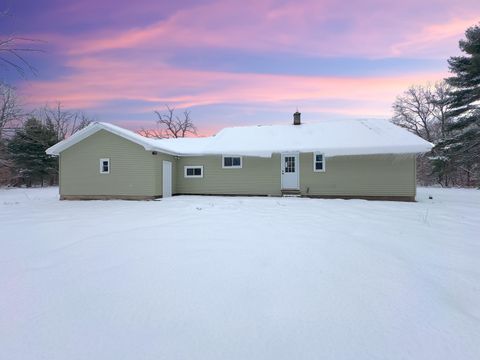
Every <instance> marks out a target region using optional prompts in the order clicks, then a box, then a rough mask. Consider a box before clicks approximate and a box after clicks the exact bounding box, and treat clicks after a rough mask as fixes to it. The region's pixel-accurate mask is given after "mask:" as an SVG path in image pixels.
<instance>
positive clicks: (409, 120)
mask: <svg viewBox="0 0 480 360" xmlns="http://www.w3.org/2000/svg"><path fill="white" fill-rule="evenodd" d="M450 90H451V89H450V87H449V86H448V85H447V84H446V83H445V82H443V81H442V82H438V83H435V84H434V85H431V84H427V85H426V86H419V85H417V86H412V87H410V88H409V89H408V90H407V91H405V92H404V93H403V94H402V95H400V96H398V97H397V99H396V100H395V103H394V104H393V111H394V115H393V118H392V122H393V123H395V124H397V125H399V126H401V127H403V128H405V129H407V130H409V131H410V132H412V133H414V134H416V135H418V136H420V137H421V138H423V139H425V140H427V141H429V142H431V143H433V144H438V143H440V142H442V141H444V140H445V139H446V138H448V137H449V136H450V135H451V134H450V130H449V125H450V124H451V122H452V117H451V116H450V113H449V110H450V95H449V93H450ZM417 159H418V161H417V175H418V179H419V181H420V182H421V183H422V184H424V185H429V184H431V183H433V182H438V183H439V184H441V185H445V186H448V185H449V184H451V182H452V179H453V178H455V177H458V176H457V175H458V174H457V172H458V171H457V169H455V167H454V162H453V160H454V159H447V158H446V157H445V156H444V154H442V153H441V152H439V151H438V150H437V148H436V147H435V148H434V149H433V150H432V151H431V152H430V153H428V154H426V155H420V156H419V157H418V158H417ZM438 164H441V165H442V166H441V168H440V167H439V166H438Z"/></svg>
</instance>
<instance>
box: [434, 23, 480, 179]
mask: <svg viewBox="0 0 480 360" xmlns="http://www.w3.org/2000/svg"><path fill="white" fill-rule="evenodd" d="M465 37H466V38H465V39H464V40H460V42H459V46H460V50H461V51H462V52H463V53H465V55H463V56H453V57H451V58H450V59H449V60H448V64H449V68H450V72H452V73H453V74H454V76H452V77H449V78H447V79H446V81H447V83H448V84H449V85H451V86H452V87H453V90H452V92H451V94H450V95H451V100H450V101H451V102H450V108H451V112H450V116H452V117H454V119H455V121H454V123H453V124H452V125H450V130H451V131H452V133H453V136H452V137H451V138H450V139H448V140H447V141H444V142H443V143H441V144H439V151H441V152H442V153H443V154H444V156H445V157H446V158H449V159H452V160H453V161H454V162H456V163H457V165H458V166H462V167H463V169H464V170H465V171H466V172H467V173H468V176H471V175H476V176H477V178H478V174H479V172H480V105H479V104H480V25H476V26H473V27H471V28H469V29H467V31H466V32H465ZM472 180H473V179H472Z"/></svg>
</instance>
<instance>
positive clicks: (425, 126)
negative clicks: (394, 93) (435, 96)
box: [392, 85, 435, 142]
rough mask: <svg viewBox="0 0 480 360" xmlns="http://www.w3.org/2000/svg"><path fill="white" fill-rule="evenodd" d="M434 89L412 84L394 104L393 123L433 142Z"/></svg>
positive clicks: (428, 86)
mask: <svg viewBox="0 0 480 360" xmlns="http://www.w3.org/2000/svg"><path fill="white" fill-rule="evenodd" d="M431 99H432V89H431V86H430V85H427V86H419V85H416V86H411V87H410V88H409V89H408V90H407V91H405V92H404V93H403V94H402V95H400V96H398V97H397V99H396V100H395V103H394V104H393V112H394V115H393V119H392V121H393V123H395V124H396V125H398V126H401V127H403V128H405V129H407V130H409V131H411V132H413V133H415V134H417V135H418V136H420V137H422V138H423V139H425V140H427V141H430V142H432V140H433V139H432V124H433V120H434V116H433V111H434V107H435V106H434V104H432V102H431Z"/></svg>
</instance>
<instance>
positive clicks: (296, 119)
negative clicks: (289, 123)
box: [293, 110, 302, 125]
mask: <svg viewBox="0 0 480 360" xmlns="http://www.w3.org/2000/svg"><path fill="white" fill-rule="evenodd" d="M301 115H302V114H301V113H299V112H298V110H297V111H295V112H294V113H293V125H300V124H301V123H302V122H301V121H300V116H301Z"/></svg>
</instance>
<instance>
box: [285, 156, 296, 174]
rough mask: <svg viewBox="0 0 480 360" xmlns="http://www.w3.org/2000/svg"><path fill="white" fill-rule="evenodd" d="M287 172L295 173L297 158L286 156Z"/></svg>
mask: <svg viewBox="0 0 480 360" xmlns="http://www.w3.org/2000/svg"><path fill="white" fill-rule="evenodd" d="M285 172H286V173H294V172H295V156H285Z"/></svg>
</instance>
